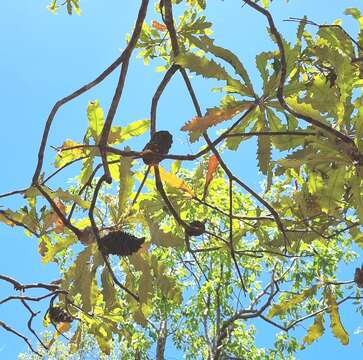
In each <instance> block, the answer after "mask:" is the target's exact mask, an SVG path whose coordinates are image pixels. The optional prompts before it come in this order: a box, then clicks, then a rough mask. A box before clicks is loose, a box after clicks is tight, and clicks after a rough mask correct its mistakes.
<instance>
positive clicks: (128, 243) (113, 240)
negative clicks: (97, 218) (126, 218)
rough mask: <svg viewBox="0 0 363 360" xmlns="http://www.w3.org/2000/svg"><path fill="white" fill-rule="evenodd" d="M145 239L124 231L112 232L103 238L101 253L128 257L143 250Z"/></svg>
mask: <svg viewBox="0 0 363 360" xmlns="http://www.w3.org/2000/svg"><path fill="white" fill-rule="evenodd" d="M144 241H145V238H137V237H136V236H133V235H131V234H128V233H127V232H124V231H112V232H110V233H108V234H107V235H105V236H104V237H103V238H101V251H102V252H103V253H104V254H113V255H119V256H128V255H131V254H133V253H135V252H136V251H138V250H139V249H140V248H141V245H142V244H143V243H144Z"/></svg>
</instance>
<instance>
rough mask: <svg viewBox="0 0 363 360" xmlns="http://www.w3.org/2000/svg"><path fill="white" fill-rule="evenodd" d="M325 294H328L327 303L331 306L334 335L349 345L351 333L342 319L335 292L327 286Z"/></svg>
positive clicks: (331, 323) (331, 322) (331, 325)
mask: <svg viewBox="0 0 363 360" xmlns="http://www.w3.org/2000/svg"><path fill="white" fill-rule="evenodd" d="M325 294H326V300H327V304H328V306H329V310H328V312H329V315H330V327H331V330H332V332H333V335H334V336H335V337H336V338H338V339H339V340H340V342H341V343H342V345H348V343H349V335H348V333H347V331H346V330H345V329H344V327H343V324H342V323H341V321H340V315H339V310H338V304H337V300H336V298H335V294H333V292H332V291H331V289H330V288H329V287H328V288H327V290H326V292H325Z"/></svg>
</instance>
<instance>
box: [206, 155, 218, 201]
mask: <svg viewBox="0 0 363 360" xmlns="http://www.w3.org/2000/svg"><path fill="white" fill-rule="evenodd" d="M218 165H219V161H218V158H217V156H215V155H212V156H211V157H210V158H209V160H208V170H207V175H206V177H205V185H204V194H203V199H205V197H206V196H207V191H208V186H209V184H210V183H211V181H212V180H213V177H214V174H215V172H216V170H217V167H218Z"/></svg>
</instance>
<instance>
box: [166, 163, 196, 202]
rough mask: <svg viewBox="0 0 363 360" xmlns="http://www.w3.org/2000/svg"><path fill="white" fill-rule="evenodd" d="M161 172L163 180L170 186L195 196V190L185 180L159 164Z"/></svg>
mask: <svg viewBox="0 0 363 360" xmlns="http://www.w3.org/2000/svg"><path fill="white" fill-rule="evenodd" d="M159 172H160V177H161V180H162V181H164V182H166V183H167V184H168V185H169V186H171V187H173V188H176V189H179V190H182V191H184V192H186V193H188V194H189V195H191V196H192V197H195V193H194V191H193V190H192V189H191V188H190V187H189V185H188V184H187V183H186V182H185V181H184V180H181V179H179V178H178V177H177V176H176V175H174V174H172V173H170V172H168V171H166V170H164V169H163V168H162V167H161V166H159Z"/></svg>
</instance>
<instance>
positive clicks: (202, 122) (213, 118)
mask: <svg viewBox="0 0 363 360" xmlns="http://www.w3.org/2000/svg"><path fill="white" fill-rule="evenodd" d="M251 106H252V104H251V103H249V102H248V103H245V104H241V105H238V106H235V107H232V108H226V109H221V108H212V109H208V111H207V113H206V114H205V115H204V116H203V117H199V116H195V117H194V118H193V119H192V120H190V121H189V122H187V123H186V124H185V125H184V126H183V127H182V128H181V130H182V131H200V132H203V131H205V130H207V129H208V128H209V127H211V126H214V125H217V124H219V123H221V122H223V121H226V120H229V119H232V118H233V117H234V116H236V115H237V114H238V113H240V112H241V111H243V110H245V109H249V108H250V107H251Z"/></svg>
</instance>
